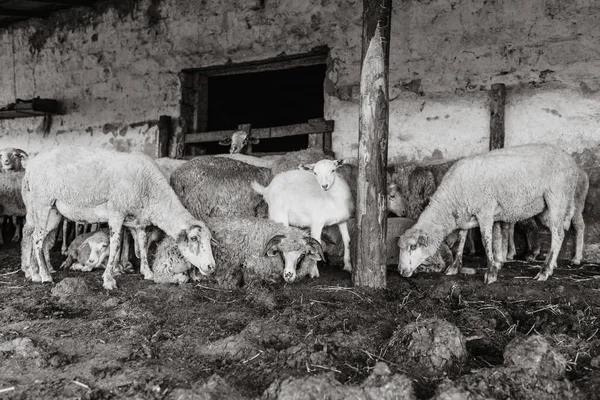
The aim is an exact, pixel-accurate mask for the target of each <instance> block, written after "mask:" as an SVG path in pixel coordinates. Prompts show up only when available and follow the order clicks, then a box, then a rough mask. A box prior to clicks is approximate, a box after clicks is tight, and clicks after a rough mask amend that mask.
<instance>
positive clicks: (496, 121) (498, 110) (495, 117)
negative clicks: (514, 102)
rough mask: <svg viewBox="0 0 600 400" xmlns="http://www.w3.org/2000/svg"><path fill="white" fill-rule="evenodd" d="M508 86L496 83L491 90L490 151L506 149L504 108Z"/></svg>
mask: <svg viewBox="0 0 600 400" xmlns="http://www.w3.org/2000/svg"><path fill="white" fill-rule="evenodd" d="M505 104H506V85H504V83H494V84H493V85H492V90H490V150H495V149H501V148H503V147H504V106H505Z"/></svg>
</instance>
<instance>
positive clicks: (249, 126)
mask: <svg viewBox="0 0 600 400" xmlns="http://www.w3.org/2000/svg"><path fill="white" fill-rule="evenodd" d="M238 130H239V131H244V132H246V133H247V134H248V135H249V136H250V133H251V132H250V131H251V130H252V124H240V125H238ZM246 154H252V143H250V142H248V150H247V151H246Z"/></svg>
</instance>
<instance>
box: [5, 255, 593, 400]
mask: <svg viewBox="0 0 600 400" xmlns="http://www.w3.org/2000/svg"><path fill="white" fill-rule="evenodd" d="M61 261H62V256H61V255H60V253H58V252H56V251H55V252H54V253H53V263H54V265H55V266H58V265H60V262H61ZM466 264H468V265H469V266H481V265H482V259H480V258H477V257H473V258H469V257H466ZM538 265H539V264H538ZM19 267H20V255H19V248H18V247H17V246H15V245H11V244H9V245H5V246H4V247H2V248H1V249H0V304H1V307H0V398H7V399H63V398H64V399H76V398H80V399H220V398H259V397H263V398H278V397H279V398H297V399H309V398H314V399H318V398H332V399H333V398H336V399H337V398H340V399H341V398H348V397H351V396H350V395H349V394H348V393H350V392H347V391H346V392H345V391H344V390H346V389H347V388H350V389H348V390H353V392H351V393H352V396H354V398H385V396H388V397H387V398H393V397H394V396H396V397H397V398H418V399H429V398H438V399H463V398H473V399H479V398H481V399H483V398H524V399H525V398H557V399H566V398H581V399H585V398H600V378H599V377H600V333H599V332H600V331H599V328H600V279H596V278H598V277H600V268H599V267H598V266H597V265H584V266H583V267H581V268H569V266H568V264H567V263H565V262H563V263H561V264H560V266H559V269H558V270H557V271H555V275H554V276H553V277H552V278H551V279H550V280H549V281H547V282H536V281H533V280H531V279H530V278H531V277H533V276H534V275H535V274H536V271H537V265H536V264H531V263H522V262H515V263H511V264H509V265H507V266H505V268H504V269H502V271H501V272H500V277H499V281H498V282H497V283H494V284H492V285H489V286H486V285H484V284H483V270H482V269H480V270H479V271H478V274H477V275H475V276H460V277H446V276H442V275H441V274H438V273H418V274H415V275H413V277H412V278H408V279H405V278H402V277H400V275H399V274H398V273H397V271H396V270H395V268H393V266H390V268H389V270H388V287H387V289H385V290H378V291H370V290H360V289H355V288H352V287H351V279H350V275H349V274H347V273H344V272H342V271H341V269H337V268H327V267H324V268H322V269H321V277H320V278H318V279H315V280H305V281H303V282H299V283H294V284H289V285H280V286H274V287H263V288H258V289H255V290H253V291H252V292H250V293H249V292H247V291H244V290H239V291H224V290H220V289H218V288H214V287H208V286H198V285H197V284H195V283H188V284H185V285H182V286H176V285H158V284H154V283H152V282H150V281H144V280H143V279H142V278H141V275H139V274H129V275H123V276H119V277H117V283H118V289H116V290H114V291H112V292H107V291H105V290H103V289H102V278H101V271H96V272H93V273H80V272H73V271H68V272H67V271H59V272H57V273H56V274H55V275H54V281H55V284H49V283H48V284H33V283H31V282H29V281H26V280H25V278H24V275H23V273H21V272H20V271H19ZM15 271H17V272H16V273H15ZM69 277H71V278H77V279H72V280H67V281H65V282H66V283H67V285H66V286H60V285H59V286H56V283H58V282H61V281H63V280H64V279H65V278H69ZM431 318H439V319H443V320H446V321H448V322H450V323H452V324H454V325H455V326H456V327H458V329H459V330H460V333H458V335H460V334H462V335H463V336H464V338H462V339H461V340H463V343H464V345H465V346H466V355H465V356H464V357H465V358H464V359H461V360H455V361H456V362H454V363H448V364H447V365H445V366H444V367H443V368H440V369H439V370H438V371H437V372H436V371H435V368H434V370H433V372H431V369H429V370H428V369H427V368H426V367H427V366H425V365H423V359H417V358H415V357H414V356H415V354H414V351H413V350H411V351H404V350H406V349H409V348H411V349H412V347H410V346H413V344H414V343H413V342H414V340H413V339H414V336H413V339H411V340H409V341H406V340H404V342H403V341H402V340H400V339H398V334H399V333H400V332H402V329H403V328H405V327H406V326H407V324H409V323H414V322H415V321H416V322H419V321H428V320H430V319H431ZM418 329H423V328H418ZM418 329H417V331H418ZM538 334H539V335H543V337H544V338H547V339H548V343H550V344H549V346H550V347H551V351H552V353H550V352H549V351H550V350H543V351H542V353H543V354H545V355H544V356H543V357H541V358H539V357H538V358H537V359H536V360H535V362H538V361H539V360H540V359H541V360H542V361H544V360H547V359H548V358H549V357H550V356H548V354H550V355H551V357H550V358H551V359H552V362H554V363H558V364H560V363H562V366H559V367H560V368H559V370H558V372H551V373H546V372H540V371H542V369H541V368H540V369H539V371H538V370H537V369H536V367H531V366H525V367H523V368H524V369H515V367H508V364H509V362H508V361H507V362H506V363H505V360H504V358H505V356H504V355H503V353H504V351H505V348H506V346H507V344H508V343H509V342H511V341H512V340H513V339H515V338H526V337H534V336H535V335H538ZM452 336H453V337H454V336H457V335H456V334H452ZM393 338H396V339H397V340H395V341H393V340H392V339H393ZM390 342H394V343H395V344H394V345H392V344H391V343H390ZM394 346H395V347H394ZM411 352H412V353H411ZM544 352H545V353H544ZM540 354H541V353H540ZM511 357H512V356H511ZM561 357H562V358H561ZM513 358H514V357H513ZM517 358H518V357H517ZM534 358H535V357H534ZM556 360H558V361H556ZM561 360H562V361H561ZM378 361H383V362H385V363H386V364H387V367H388V368H389V371H387V374H388V375H389V373H391V374H396V373H397V374H399V375H398V376H396V375H394V376H396V377H400V378H402V379H404V381H402V379H400V378H398V379H400V380H398V379H397V380H396V381H394V382H396V383H394V384H398V382H399V381H402V382H404V384H406V385H408V386H412V388H410V387H408V388H406V387H405V388H404V389H402V391H401V390H400V389H398V386H393V384H392V383H390V385H392V386H389V388H392V389H393V390H392V389H390V390H392V392H391V393H394V395H393V396H392V397H390V394H389V393H388V394H387V395H384V394H381V393H383V392H377V393H379V394H373V393H375V392H373V391H371V392H369V390H370V389H367V388H366V387H367V386H368V385H379V386H381V385H383V383H381V382H383V381H381V380H379V381H378V382H379V383H373V382H374V381H373V379H375V378H373V376H371V378H369V379H370V380H369V379H367V378H368V377H369V376H370V375H372V372H373V371H374V368H375V366H376V364H377V362H378ZM419 363H421V364H419ZM552 365H554V364H552ZM381 368H384V369H385V365H382V364H378V366H377V368H376V371H375V372H377V371H380V370H381ZM561 368H562V369H561ZM428 371H429V372H428ZM553 371H554V370H553ZM377 373H378V372H377ZM373 375H376V374H373ZM384 375H385V373H384ZM290 377H292V378H290ZM532 377H534V378H532ZM293 378H299V379H296V380H294V379H293ZM376 378H377V377H376ZM365 379H367V381H365ZM377 379H379V378H377ZM377 379H375V380H377ZM386 379H387V380H385V382H391V381H390V379H391V378H389V376H388V378H386ZM523 379H529V380H528V381H527V382H523V381H522V380H523ZM532 379H533V380H532ZM382 387H383V386H382ZM378 390H379V389H378ZM382 390H383V389H382ZM369 396H370V397H369Z"/></svg>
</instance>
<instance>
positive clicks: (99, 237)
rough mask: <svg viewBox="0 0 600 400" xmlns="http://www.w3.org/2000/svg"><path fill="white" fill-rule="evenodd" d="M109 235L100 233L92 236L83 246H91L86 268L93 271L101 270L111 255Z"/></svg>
mask: <svg viewBox="0 0 600 400" xmlns="http://www.w3.org/2000/svg"><path fill="white" fill-rule="evenodd" d="M108 242H109V239H108V235H106V234H102V233H98V234H95V235H92V236H91V237H90V238H88V239H87V240H86V241H85V242H84V243H83V244H82V246H84V245H87V246H89V249H90V250H89V255H88V257H87V260H86V261H85V266H86V267H87V268H88V269H89V270H90V271H91V270H93V269H96V268H99V267H100V265H101V264H102V263H103V262H104V260H106V258H107V257H108V255H109V247H108Z"/></svg>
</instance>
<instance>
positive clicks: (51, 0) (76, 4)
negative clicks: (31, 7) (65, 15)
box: [29, 0, 93, 7]
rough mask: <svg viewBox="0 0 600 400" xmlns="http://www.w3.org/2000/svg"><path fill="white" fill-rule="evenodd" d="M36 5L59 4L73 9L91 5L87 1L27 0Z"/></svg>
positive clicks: (91, 4)
mask: <svg viewBox="0 0 600 400" xmlns="http://www.w3.org/2000/svg"><path fill="white" fill-rule="evenodd" d="M29 1H33V2H36V3H44V4H60V5H65V6H74V7H92V6H93V3H91V2H90V1H88V0H29Z"/></svg>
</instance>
